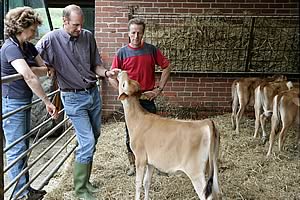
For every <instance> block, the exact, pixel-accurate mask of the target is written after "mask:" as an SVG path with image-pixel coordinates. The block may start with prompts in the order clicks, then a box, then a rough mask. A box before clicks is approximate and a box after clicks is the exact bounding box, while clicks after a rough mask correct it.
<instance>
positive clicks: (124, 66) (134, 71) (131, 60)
mask: <svg viewBox="0 0 300 200" xmlns="http://www.w3.org/2000/svg"><path fill="white" fill-rule="evenodd" d="M155 65H158V66H160V67H161V68H162V69H165V68H166V67H168V66H169V61H168V59H166V57H165V56H164V55H163V54H162V53H161V51H160V50H159V49H158V48H156V47H155V46H153V45H151V44H148V43H145V42H144V43H143V44H142V46H141V47H140V48H133V47H130V46H129V45H126V46H124V47H122V48H121V49H119V51H118V52H117V55H116V56H115V57H114V60H113V63H112V67H111V68H112V69H115V68H119V69H121V70H124V71H127V73H128V76H129V78H130V79H133V80H136V81H137V82H139V84H140V85H141V90H142V91H147V90H152V89H153V88H154V85H155Z"/></svg>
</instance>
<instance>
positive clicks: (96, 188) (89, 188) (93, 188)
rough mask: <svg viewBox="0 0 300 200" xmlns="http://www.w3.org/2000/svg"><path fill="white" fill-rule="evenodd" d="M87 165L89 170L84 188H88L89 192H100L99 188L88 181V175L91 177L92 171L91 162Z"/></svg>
mask: <svg viewBox="0 0 300 200" xmlns="http://www.w3.org/2000/svg"><path fill="white" fill-rule="evenodd" d="M88 165H89V170H88V181H87V183H86V188H87V189H88V191H89V192H90V193H97V192H100V188H98V187H96V186H94V185H93V184H92V183H91V182H90V177H91V172H92V168H93V163H92V162H91V163H90V164H88Z"/></svg>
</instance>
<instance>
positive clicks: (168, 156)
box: [118, 71, 220, 200]
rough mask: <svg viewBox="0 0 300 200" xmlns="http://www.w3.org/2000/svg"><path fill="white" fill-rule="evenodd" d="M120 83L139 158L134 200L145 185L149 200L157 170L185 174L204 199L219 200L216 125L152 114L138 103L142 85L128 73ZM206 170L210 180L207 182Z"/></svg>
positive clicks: (121, 78) (121, 75)
mask: <svg viewBox="0 0 300 200" xmlns="http://www.w3.org/2000/svg"><path fill="white" fill-rule="evenodd" d="M118 81H119V99H120V100H121V102H122V104H123V107H124V113H125V120H126V124H127V127H128V130H129V135H130V146H131V148H132V151H133V152H134V155H135V158H136V160H135V164H136V195H135V199H136V200H139V199H140V193H141V190H142V182H143V186H144V190H145V200H148V199H149V188H150V183H151V177H152V173H153V169H154V167H156V168H158V169H159V170H161V171H163V172H167V173H172V172H176V171H178V170H180V171H183V172H184V173H185V174H187V176H188V177H189V178H190V180H191V181H192V184H193V186H194V189H195V191H196V192H197V195H198V196H199V198H200V199H201V200H204V199H212V198H214V199H217V198H218V193H219V186H218V166H217V158H218V149H219V142H220V141H219V140H220V136H219V133H218V131H217V129H216V127H215V124H214V122H213V121H212V120H209V119H206V120H201V121H187V120H175V119H169V118H163V117H160V116H158V115H155V114H152V113H149V112H147V111H146V110H144V109H143V108H142V107H141V105H140V103H139V100H138V99H139V96H140V94H141V91H140V87H139V84H138V83H137V82H136V81H134V80H130V79H129V78H128V75H127V73H126V72H125V71H122V72H121V73H119V75H118ZM206 167H208V181H205V171H206ZM145 169H146V172H145Z"/></svg>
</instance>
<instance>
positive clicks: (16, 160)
mask: <svg viewBox="0 0 300 200" xmlns="http://www.w3.org/2000/svg"><path fill="white" fill-rule="evenodd" d="M68 119H69V118H66V119H64V120H63V121H61V122H60V123H59V124H57V125H56V126H55V127H53V128H52V129H51V130H50V131H49V132H47V133H46V134H45V135H44V136H43V137H42V138H40V139H38V141H36V142H35V143H33V144H32V145H31V147H29V148H28V149H27V150H26V151H24V152H23V153H22V154H21V155H19V156H18V157H17V158H16V159H15V160H14V161H13V162H11V163H10V164H9V165H7V166H6V167H5V168H4V173H5V172H7V171H8V170H9V169H10V168H11V167H12V166H13V165H14V164H16V162H18V161H19V160H20V159H22V158H24V157H25V156H26V155H27V154H28V153H29V152H31V151H32V149H33V148H34V147H36V146H37V145H39V144H40V143H41V142H42V141H43V140H45V139H47V137H49V136H50V135H51V134H52V133H54V131H55V130H57V129H58V128H59V127H60V126H61V125H63V124H64V123H65V122H66V121H67V120H68Z"/></svg>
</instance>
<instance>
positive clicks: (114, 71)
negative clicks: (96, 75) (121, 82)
mask: <svg viewBox="0 0 300 200" xmlns="http://www.w3.org/2000/svg"><path fill="white" fill-rule="evenodd" d="M119 72H121V70H120V69H111V70H107V71H105V73H104V75H105V77H106V78H112V79H116V78H117V76H118V74H119Z"/></svg>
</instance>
